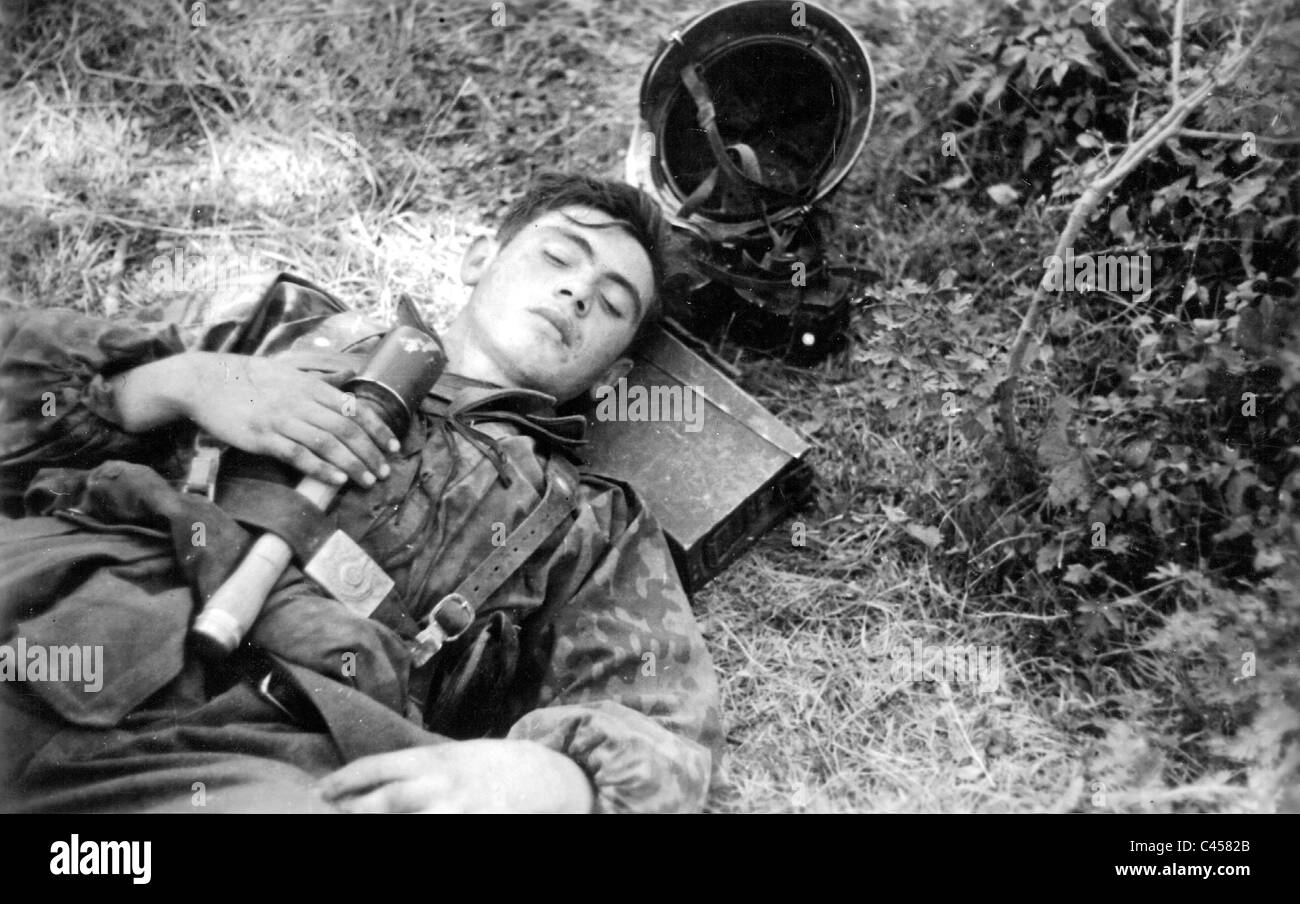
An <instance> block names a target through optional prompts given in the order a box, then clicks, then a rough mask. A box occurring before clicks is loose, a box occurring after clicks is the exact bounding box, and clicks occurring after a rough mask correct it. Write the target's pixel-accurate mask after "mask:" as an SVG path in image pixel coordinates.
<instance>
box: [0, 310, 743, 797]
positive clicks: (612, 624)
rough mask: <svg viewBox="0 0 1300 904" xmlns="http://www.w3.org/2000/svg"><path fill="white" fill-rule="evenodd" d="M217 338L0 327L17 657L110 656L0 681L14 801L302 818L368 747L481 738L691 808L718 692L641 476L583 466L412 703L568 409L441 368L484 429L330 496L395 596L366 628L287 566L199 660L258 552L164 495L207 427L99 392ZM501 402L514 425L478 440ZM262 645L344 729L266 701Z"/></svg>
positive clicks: (423, 423) (8, 555)
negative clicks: (220, 669)
mask: <svg viewBox="0 0 1300 904" xmlns="http://www.w3.org/2000/svg"><path fill="white" fill-rule="evenodd" d="M367 324H368V322H363V321H361V320H360V318H358V317H357V315H354V314H336V315H334V316H330V317H322V318H318V320H317V321H314V322H313V323H312V326H311V329H309V330H307V331H305V332H302V334H301V335H299V336H297V337H295V338H294V340H293V342H292V343H289V346H288V347H287V350H285V351H284V352H283V354H285V355H287V356H292V355H293V354H295V353H298V352H302V351H303V350H304V349H306V350H308V351H312V352H317V351H320V346H322V345H325V346H328V345H329V343H330V341H335V344H336V346H337V338H338V336H340V335H346V336H348V337H349V338H350V339H354V338H355V336H356V335H357V331H358V328H359V327H360V328H362V331H363V332H364V330H365V328H367ZM369 327H370V328H371V332H372V333H376V334H377V333H381V332H382V330H381V329H375V328H373V324H369ZM219 332H220V330H218V329H217V328H214V327H212V326H211V325H208V326H207V327H205V328H203V329H202V330H192V331H190V332H189V333H187V332H186V331H185V330H181V329H178V328H177V327H176V325H174V324H172V325H167V326H163V325H161V324H157V325H152V326H148V325H143V324H138V323H135V322H110V321H106V320H100V319H95V318H91V317H87V316H84V315H81V314H78V313H76V312H72V311H67V310H38V311H27V312H19V313H16V314H11V315H7V316H4V317H2V318H0V505H3V507H4V511H5V513H6V515H8V516H17V515H22V516H23V517H21V518H18V519H17V520H12V521H10V520H4V519H0V563H4V567H3V568H0V643H7V644H12V643H14V641H15V639H16V638H24V639H25V642H28V643H32V644H39V643H43V644H46V645H48V646H50V647H51V648H53V647H54V646H55V645H57V644H59V643H63V644H68V645H71V644H87V643H89V642H91V641H94V642H96V643H98V644H100V645H101V646H102V647H103V649H104V655H105V657H106V660H107V661H106V662H105V664H104V667H103V673H104V683H103V687H102V688H100V689H98V691H97V693H95V694H94V695H93V696H92V695H90V694H88V693H84V692H83V690H82V689H81V688H80V686H70V685H69V683H68V682H64V683H62V684H60V683H49V684H36V683H31V682H29V683H28V684H27V685H23V684H15V683H12V682H10V683H0V719H2V720H4V722H5V723H7V724H6V725H5V726H4V728H3V730H0V736H3V740H0V783H3V788H0V800H6V799H7V801H8V802H7V803H6V804H5V807H6V808H18V809H38V810H75V811H85V810H100V809H102V810H121V809H163V810H167V809H185V807H186V805H187V800H188V798H189V796H190V789H191V788H192V787H198V785H196V784H195V783H197V782H202V787H203V788H204V789H206V791H207V794H208V796H209V797H210V799H211V800H212V801H216V802H217V803H220V804H221V805H222V807H223V808H226V809H234V810H239V809H258V810H261V809H275V808H286V809H296V808H311V806H312V799H310V798H308V797H302V796H297V795H296V794H295V792H294V789H299V790H301V789H303V788H306V787H308V785H309V783H310V780H311V778H312V777H316V776H319V775H321V774H324V773H325V772H328V771H330V770H332V769H334V768H337V767H338V766H339V765H342V763H344V762H347V761H350V760H352V759H355V758H356V757H357V756H361V755H365V754H369V753H376V752H382V751H384V750H389V749H398V748H401V747H407V746H412V745H415V744H420V743H439V742H445V741H447V739H448V738H463V737H473V736H498V737H500V736H505V737H509V738H517V739H530V740H534V741H537V742H540V743H542V744H544V745H546V746H548V747H551V748H553V749H555V750H557V751H560V752H561V753H564V754H566V755H567V756H569V757H570V758H572V759H573V760H574V761H576V762H577V763H578V764H579V766H581V767H582V768H583V770H584V771H585V772H586V773H587V775H588V776H589V777H590V778H591V780H592V782H593V786H594V789H595V796H596V809H597V810H599V811H691V810H698V809H699V808H701V807H702V805H703V803H704V801H705V798H706V796H707V792H708V785H709V779H710V775H711V771H712V769H713V767H714V766H715V763H714V757H715V755H716V753H717V751H718V749H719V745H720V742H721V731H720V724H719V712H718V690H717V682H716V677H715V675H714V671H713V666H712V663H711V661H710V658H709V655H708V653H707V651H706V649H705V646H704V643H703V640H702V638H701V635H700V631H699V628H698V626H697V624H696V622H695V620H694V617H693V616H692V614H691V611H690V607H689V603H688V600H687V598H686V595H685V593H684V592H683V590H682V588H681V585H680V582H679V579H678V577H677V573H676V571H675V569H674V566H673V563H672V560H671V558H670V554H669V552H668V549H667V547H666V544H665V541H664V538H663V535H662V533H661V531H660V529H659V527H658V526H657V525H656V523H655V521H654V519H653V517H652V516H651V515H650V513H649V512H648V511H647V510H646V509H645V508H644V507H643V505H642V504H641V502H640V501H639V500H638V498H637V496H636V494H635V493H634V492H633V491H632V490H631V489H630V488H629V487H627V486H626V485H622V484H620V483H617V482H614V481H611V480H606V479H602V478H600V477H597V476H594V475H590V474H583V475H582V477H581V483H580V490H579V492H578V494H577V505H576V510H575V511H574V512H573V513H572V514H571V515H570V516H569V517H568V519H567V520H566V521H565V522H564V523H563V524H562V525H561V527H560V528H558V529H557V530H556V531H555V532H554V533H553V534H552V535H551V536H550V537H549V538H548V539H547V540H546V541H545V542H544V543H543V544H542V546H541V547H540V548H539V549H538V550H537V551H536V552H535V553H533V555H532V556H531V557H530V558H529V559H528V561H527V562H526V563H525V565H524V566H523V567H521V568H519V569H518V570H517V571H516V572H515V573H514V574H513V575H511V576H510V577H509V578H508V579H507V580H506V581H505V583H504V584H503V585H502V586H501V587H500V588H499V590H498V591H497V592H496V593H495V594H494V595H493V596H492V597H490V598H489V600H488V601H487V602H486V603H485V604H484V605H483V607H482V608H481V609H480V611H479V617H478V618H477V620H476V622H475V628H474V630H472V631H471V632H469V633H468V634H467V635H466V637H464V638H461V639H460V640H457V641H456V642H455V643H454V644H449V645H448V646H447V647H446V648H444V649H443V651H442V652H441V653H440V654H439V655H438V656H437V657H436V658H435V661H434V663H433V665H432V666H430V668H431V669H432V672H431V674H432V675H433V677H432V678H430V677H429V675H425V676H424V685H425V686H428V685H430V684H431V686H432V692H431V693H430V694H429V696H428V705H427V707H425V708H424V711H423V712H422V713H421V712H420V711H419V707H418V706H415V707H413V706H412V705H411V702H410V698H409V697H408V691H409V690H410V688H411V687H412V686H417V685H418V684H419V679H418V678H414V679H413V669H412V663H411V643H410V642H411V639H412V637H413V636H414V634H415V633H416V632H417V631H418V626H419V623H420V619H421V618H422V617H423V616H425V615H427V613H428V610H429V609H430V608H431V607H432V606H433V605H434V604H435V602H436V601H437V600H439V599H441V598H442V596H443V595H445V594H447V593H449V592H451V591H452V590H453V589H454V588H455V587H456V586H457V585H458V584H459V583H460V581H461V580H462V579H463V578H464V577H465V576H466V575H467V574H468V573H469V572H470V571H471V570H472V569H473V568H474V566H475V565H476V564H477V563H478V562H479V561H481V560H482V558H483V557H485V556H486V555H487V554H488V553H489V552H491V550H492V549H493V548H494V546H495V545H500V543H501V538H502V536H503V535H504V534H505V533H508V532H509V531H511V530H513V529H514V527H515V526H516V525H517V524H519V523H520V522H521V521H522V520H523V519H524V518H526V517H527V516H528V515H529V513H530V512H531V511H532V510H533V508H534V507H535V506H536V505H537V503H538V501H539V498H540V496H541V493H542V492H543V490H544V487H545V479H546V478H545V474H546V469H547V462H548V461H549V460H550V459H551V457H552V456H556V455H559V454H561V452H560V451H559V447H560V446H563V444H564V443H563V441H562V438H560V437H557V436H556V435H555V433H554V431H557V430H558V429H559V428H558V426H557V425H558V424H560V422H561V420H563V419H556V418H554V411H553V410H552V409H551V408H550V404H549V403H550V402H551V400H550V399H549V398H548V397H545V396H542V395H541V394H538V393H528V392H509V393H504V394H503V391H502V390H499V389H494V388H492V387H487V386H486V385H485V384H479V383H474V382H472V381H466V380H463V379H460V380H458V379H457V378H455V377H449V378H448V380H446V381H443V382H440V384H439V391H440V392H444V393H448V398H449V400H450V403H451V408H452V409H456V410H460V411H461V412H462V415H464V414H465V413H468V414H469V415H470V416H468V417H464V416H463V417H461V418H460V420H461V421H462V424H454V423H452V419H451V418H448V417H446V416H438V415H434V414H430V413H428V411H426V412H425V413H424V414H422V416H421V417H418V418H415V419H414V421H413V423H412V425H411V428H410V430H409V431H408V433H407V435H406V436H405V438H404V441H403V445H402V449H401V451H400V452H398V453H395V454H392V455H390V456H389V457H388V460H389V464H390V466H391V467H392V474H391V476H389V477H388V478H387V479H385V480H381V481H378V482H377V483H376V484H375V486H373V487H372V488H370V489H369V490H366V489H363V488H361V487H358V486H355V485H353V484H349V485H348V486H347V487H345V488H344V490H343V491H342V492H341V493H340V497H339V499H338V500H337V501H336V502H335V504H334V505H333V506H332V508H331V509H330V510H329V514H330V517H331V518H332V519H334V521H335V523H336V524H337V526H339V527H341V528H343V529H344V530H345V531H346V532H347V533H349V534H350V535H351V536H352V537H354V538H355V539H356V540H358V541H359V543H360V544H361V546H362V547H363V548H364V549H365V550H366V551H367V552H368V553H369V554H370V555H371V556H372V557H373V558H374V559H375V560H376V561H377V562H378V563H379V564H380V565H381V566H383V567H384V569H385V571H387V573H388V574H389V575H390V576H391V577H392V578H393V579H394V580H395V582H396V584H397V587H396V591H397V592H396V593H395V594H393V595H392V596H390V598H389V601H388V602H386V603H385V604H384V605H383V606H381V607H380V608H379V609H378V610H376V612H375V613H374V614H373V615H372V617H371V618H369V619H362V618H359V617H358V616H355V615H353V614H352V613H350V612H349V611H347V610H346V609H345V608H344V607H343V606H342V604H340V603H337V602H335V601H334V600H332V599H330V598H329V597H328V596H326V595H325V594H323V593H322V592H321V591H320V589H319V588H318V587H316V585H314V584H313V583H312V582H311V581H309V580H307V579H305V578H303V577H302V575H301V574H300V573H299V572H297V570H296V569H291V570H290V572H289V573H288V574H287V576H286V578H285V579H284V580H283V581H282V582H281V583H280V585H278V587H277V590H276V591H275V592H274V593H273V595H272V597H271V599H270V600H269V601H268V604H267V606H266V607H265V609H264V611H263V614H262V616H261V618H260V619H259V621H258V622H257V623H256V624H255V626H254V628H253V629H252V631H251V632H250V635H249V637H248V638H247V640H248V643H247V644H245V647H244V649H242V650H241V651H240V654H237V656H236V657H235V658H234V659H233V660H232V664H230V665H228V666H226V667H224V668H225V673H223V674H214V670H213V668H212V667H211V666H206V665H204V664H202V663H200V662H197V661H195V657H193V656H192V655H187V654H186V652H185V647H184V635H185V632H186V630H187V628H188V624H189V622H190V621H191V620H192V617H193V614H194V611H195V610H194V599H195V596H196V594H199V595H201V596H202V595H206V594H207V593H210V592H211V590H212V588H213V587H214V586H215V585H216V584H217V583H219V581H220V579H221V578H222V577H223V576H224V575H225V574H226V573H228V571H229V568H230V567H231V566H232V565H233V564H234V563H235V562H236V561H238V557H239V555H240V554H241V553H242V551H243V550H244V549H246V548H247V544H248V542H249V537H248V535H247V533H246V532H245V531H244V529H243V528H242V527H240V526H239V525H238V524H236V523H235V522H234V521H232V520H231V519H230V518H229V517H228V516H226V515H224V513H222V512H221V511H220V510H219V509H218V508H217V507H216V506H215V505H214V504H213V503H211V502H209V501H208V500H207V499H206V498H204V497H203V496H201V495H194V494H187V493H179V492H176V491H175V490H173V489H172V486H173V485H174V484H175V483H176V478H178V477H179V476H181V475H182V474H183V473H184V469H185V467H186V465H187V462H188V458H189V455H190V452H189V449H190V447H191V439H192V428H190V427H189V425H185V424H176V425H169V426H168V427H165V428H162V429H159V430H156V431H153V432H151V433H148V434H137V435H133V434H129V433H126V432H125V431H124V430H122V429H121V428H120V427H119V426H118V424H117V423H116V422H115V420H114V418H115V406H114V403H113V400H112V398H111V391H110V389H109V384H108V382H107V379H108V378H109V377H111V376H112V375H114V374H116V373H119V372H121V371H123V370H125V369H128V368H131V367H134V366H137V365H140V364H144V363H147V362H150V361H154V360H157V359H159V358H161V357H163V356H166V355H171V354H175V353H177V352H180V351H182V350H184V349H186V348H211V347H217V345H216V340H215V339H214V336H216V335H217V333H219ZM322 336H323V337H326V339H325V341H321V338H320V337H322ZM353 344H354V348H353V350H354V351H355V350H356V349H357V348H360V349H364V348H365V343H364V342H362V343H360V344H357V343H353ZM304 369H313V368H312V367H305V368H304ZM320 369H322V370H326V369H328V368H320ZM447 386H450V391H449V390H448V389H447V388H446V387H447ZM484 399H486V400H488V402H490V404H488V405H487V407H489V408H493V409H495V410H501V409H506V410H508V411H510V412H513V415H514V416H512V417H506V418H499V419H493V418H489V419H487V420H484V421H481V422H476V423H473V426H472V427H470V429H468V430H466V429H461V427H463V426H464V423H463V422H464V421H467V420H468V421H473V417H472V413H473V412H474V411H475V410H476V405H477V407H478V408H482V407H484V406H483V405H479V404H478V403H479V401H481V400H484ZM566 423H567V424H568V425H570V426H571V424H572V421H571V420H569V421H567V422H566ZM453 427H455V428H456V429H452V428H453ZM552 428H554V429H552ZM561 432H562V431H561ZM484 440H489V441H488V442H486V443H485V442H484ZM228 458H229V456H228ZM244 458H245V462H244V463H245V465H249V461H248V459H249V457H247V456H245V457H244ZM261 463H262V464H263V465H270V463H269V462H265V461H264V460H263V461H262V462H261ZM254 464H256V463H254ZM224 467H225V466H224V465H223V473H224ZM272 467H274V466H272ZM69 508H72V509H75V510H76V511H75V512H74V515H75V514H76V512H80V513H82V514H81V515H80V516H78V517H74V515H69V514H68V513H67V509H69ZM60 512H62V515H61V517H50V516H51V515H56V514H59V513H60ZM198 521H202V522H203V523H204V524H205V526H206V528H207V540H206V543H205V547H204V548H203V549H200V550H197V551H196V550H195V549H194V548H193V546H192V544H191V543H190V537H189V533H188V532H189V530H190V528H191V527H192V525H193V524H194V523H196V522H198ZM394 600H396V601H398V602H397V603H394V602H393V601H394ZM484 635H486V636H484ZM476 640H477V641H478V643H475V641H476ZM250 650H252V651H255V652H256V653H257V654H259V655H251V654H249V651H250ZM245 654H249V655H245ZM266 655H272V656H273V657H274V658H275V659H276V661H279V662H282V663H285V664H288V665H290V666H291V667H293V668H295V669H296V670H298V671H297V674H299V675H302V674H303V671H302V670H304V669H306V670H310V675H312V676H318V677H319V676H323V677H324V678H325V679H328V681H327V682H326V683H327V684H328V685H329V687H328V693H329V694H330V695H331V699H332V700H334V701H335V702H334V703H333V704H331V705H333V706H334V708H335V716H336V721H334V722H331V726H336V725H337V724H344V725H345V726H347V729H346V730H345V731H343V732H342V733H340V732H338V731H333V732H332V733H324V732H321V731H320V730H319V729H311V730H304V729H303V727H302V726H301V725H296V724H294V720H292V719H288V718H287V717H286V716H285V715H283V714H281V713H279V712H277V711H276V710H275V709H274V708H271V707H270V704H269V703H267V702H266V701H265V700H263V699H262V698H261V697H259V696H258V695H257V694H256V693H255V692H254V691H252V689H251V681H250V680H249V679H252V678H255V677H256V675H257V672H258V669H259V668H264V662H265V656H266ZM241 657H243V658H241ZM470 658H472V660H473V661H472V662H470V663H467V662H466V661H465V660H466V659H470ZM248 663H253V664H252V665H249V664H248ZM259 663H260V664H261V665H259ZM241 668H242V669H243V672H242V673H241V672H240V669H241ZM308 680H310V679H308ZM340 713H341V714H342V718H341V719H339V718H338V716H339V714H340ZM331 734H332V736H331ZM341 735H346V736H341ZM286 789H288V790H286ZM223 794H224V796H223Z"/></svg>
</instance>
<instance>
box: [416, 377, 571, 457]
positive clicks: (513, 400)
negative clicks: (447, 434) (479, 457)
mask: <svg viewBox="0 0 1300 904" xmlns="http://www.w3.org/2000/svg"><path fill="white" fill-rule="evenodd" d="M420 408H421V410H422V411H426V412H428V413H430V414H436V415H440V416H443V417H447V418H450V419H452V420H456V421H460V422H462V423H467V424H474V423H477V422H479V421H506V422H509V423H512V424H514V425H515V426H517V427H519V429H520V430H523V431H524V432H526V433H528V434H531V435H532V436H534V437H536V438H537V439H541V440H545V441H547V442H548V443H551V444H553V445H555V446H556V447H558V448H560V449H562V450H564V451H565V452H568V453H573V452H574V451H575V450H576V449H577V447H578V446H581V445H585V444H586V443H587V419H586V418H584V417H583V416H582V415H569V416H558V415H556V413H555V397H554V396H550V395H547V394H546V393H544V392H536V391H535V390H531V389H506V388H503V387H500V386H496V385H494V384H492V383H485V382H483V381H482V380H474V379H471V378H469V377H462V376H461V375H460V374H454V373H449V372H444V373H443V375H442V376H441V377H439V378H438V382H437V384H436V385H435V386H434V387H433V389H432V390H431V391H430V393H429V395H428V396H427V397H426V398H425V400H424V402H423V403H422V404H421V406H420Z"/></svg>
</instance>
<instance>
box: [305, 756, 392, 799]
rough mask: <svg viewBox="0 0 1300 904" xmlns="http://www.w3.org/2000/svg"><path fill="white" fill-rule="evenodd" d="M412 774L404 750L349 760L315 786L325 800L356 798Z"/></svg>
mask: <svg viewBox="0 0 1300 904" xmlns="http://www.w3.org/2000/svg"><path fill="white" fill-rule="evenodd" d="M413 772H414V763H413V762H412V758H411V757H410V756H409V755H408V752H407V751H405V750H394V751H392V752H390V753H377V754H373V755H371V756H363V757H361V758H360V759H358V760H353V761H352V762H351V763H348V764H347V765H346V766H344V767H343V768H342V769H337V770H335V771H334V772H331V773H330V774H329V775H327V776H325V777H324V778H322V779H321V780H320V781H319V782H318V783H317V788H318V789H319V790H320V793H321V794H322V795H323V796H324V797H325V798H326V799H327V800H328V799H331V798H335V797H341V796H343V795H357V794H360V793H361V792H363V791H366V790H368V789H370V788H373V787H375V786H376V785H382V784H387V783H389V782H394V781H400V780H403V779H406V778H409V777H410V776H411V775H412V774H413Z"/></svg>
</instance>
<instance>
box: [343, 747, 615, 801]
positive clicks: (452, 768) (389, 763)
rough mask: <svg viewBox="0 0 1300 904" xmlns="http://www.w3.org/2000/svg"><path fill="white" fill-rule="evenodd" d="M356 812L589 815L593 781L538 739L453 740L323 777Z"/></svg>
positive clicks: (376, 758) (371, 758)
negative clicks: (539, 742)
mask: <svg viewBox="0 0 1300 904" xmlns="http://www.w3.org/2000/svg"><path fill="white" fill-rule="evenodd" d="M318 787H319V789H320V792H321V795H322V796H323V797H324V798H325V799H326V800H327V801H330V802H331V803H333V804H334V805H335V806H337V807H339V808H341V809H343V810H346V811H347V812H349V813H590V812H591V807H592V803H593V800H594V798H593V792H592V787H591V781H590V780H589V779H588V778H587V776H586V774H585V773H584V772H583V771H582V770H581V769H580V768H578V764H577V763H575V762H573V760H571V759H569V758H568V757H566V756H564V755H563V754H560V753H556V752H555V751H554V750H551V749H550V748H549V747H544V746H542V745H541V744H538V743H536V742H535V741H508V740H492V739H483V740H475V741H451V742H449V743H446V744H432V745H429V746H426V747H412V748H409V749H407V750H398V751H394V752H393V753H381V754H377V755H375V756H367V757H362V758H361V759H359V760H356V761H354V762H352V763H349V764H348V765H346V766H344V767H343V768H342V769H340V770H338V771H337V772H333V773H331V774H330V775H327V776H325V778H323V779H321V781H320V784H319V786H318Z"/></svg>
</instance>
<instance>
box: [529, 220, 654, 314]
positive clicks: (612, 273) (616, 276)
mask: <svg viewBox="0 0 1300 904" xmlns="http://www.w3.org/2000/svg"><path fill="white" fill-rule="evenodd" d="M564 216H565V218H566V219H570V218H569V217H568V215H567V214H565V215H564ZM609 225H611V226H614V225H617V224H616V223H610V224H609ZM602 226H603V224H602ZM546 228H547V229H550V230H552V231H554V232H558V233H559V234H560V235H562V236H564V237H565V238H566V239H568V240H569V241H571V242H573V243H574V244H575V245H577V246H578V247H579V248H581V249H582V253H583V254H585V255H587V257H588V258H589V259H590V260H595V259H596V249H595V248H593V247H591V242H589V241H587V239H586V237H585V236H583V235H582V234H581V233H579V232H574V231H573V230H572V229H566V228H565V227H563V226H547V227H546ZM591 228H593V229H595V228H601V227H591ZM601 275H602V276H604V277H605V278H607V279H608V280H609V281H610V282H614V283H618V284H619V285H620V286H622V287H623V288H624V289H626V290H627V293H628V294H629V295H631V296H632V301H633V303H634V304H635V306H636V315H637V320H640V319H641V318H642V316H644V314H645V302H644V301H643V300H642V298H641V293H640V292H638V291H637V288H636V286H634V285H632V280H630V279H628V278H627V277H626V276H624V275H623V274H622V273H619V272H618V271H617V270H606V271H605V272H604V273H602V274H601Z"/></svg>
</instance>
